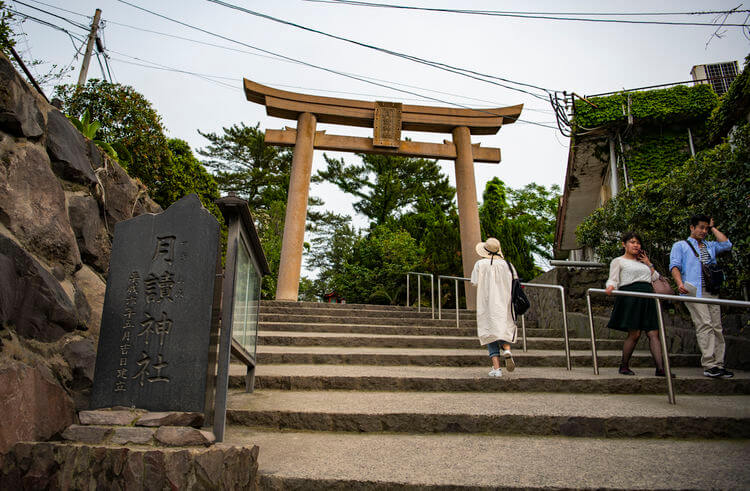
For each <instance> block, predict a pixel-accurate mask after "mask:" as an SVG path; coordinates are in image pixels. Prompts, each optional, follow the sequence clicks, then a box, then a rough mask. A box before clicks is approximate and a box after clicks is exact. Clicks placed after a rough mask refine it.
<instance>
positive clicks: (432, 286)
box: [430, 275, 435, 319]
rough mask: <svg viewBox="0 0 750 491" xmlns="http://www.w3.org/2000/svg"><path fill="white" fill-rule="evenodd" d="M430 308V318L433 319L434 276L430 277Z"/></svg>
mask: <svg viewBox="0 0 750 491" xmlns="http://www.w3.org/2000/svg"><path fill="white" fill-rule="evenodd" d="M430 308H431V309H432V318H433V319H435V276H434V275H430Z"/></svg>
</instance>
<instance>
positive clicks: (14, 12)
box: [5, 7, 85, 42]
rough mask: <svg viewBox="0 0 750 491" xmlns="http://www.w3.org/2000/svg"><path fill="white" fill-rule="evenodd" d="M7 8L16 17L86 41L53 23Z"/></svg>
mask: <svg viewBox="0 0 750 491" xmlns="http://www.w3.org/2000/svg"><path fill="white" fill-rule="evenodd" d="M5 8H6V10H8V11H9V12H11V13H12V14H14V15H18V16H21V17H23V18H24V19H29V20H33V21H34V22H37V23H39V24H42V25H44V26H47V27H50V28H52V29H57V30H58V31H62V32H64V33H65V34H67V35H68V36H70V37H71V38H73V39H76V40H78V41H81V42H83V41H85V39H84V38H82V37H81V36H79V35H77V34H73V33H72V32H70V31H69V30H67V29H65V28H64V27H60V26H58V25H56V24H53V23H51V22H48V21H46V20H43V19H40V18H38V17H34V16H33V15H29V14H26V13H24V12H20V11H18V10H15V9H12V8H10V7H5Z"/></svg>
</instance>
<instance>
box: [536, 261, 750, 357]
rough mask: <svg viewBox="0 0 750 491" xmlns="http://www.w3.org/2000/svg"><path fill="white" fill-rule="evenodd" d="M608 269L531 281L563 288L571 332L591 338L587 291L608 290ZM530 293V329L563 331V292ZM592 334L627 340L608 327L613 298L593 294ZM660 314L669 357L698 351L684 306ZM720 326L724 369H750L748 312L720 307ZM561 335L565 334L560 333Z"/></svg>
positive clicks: (555, 272)
mask: <svg viewBox="0 0 750 491" xmlns="http://www.w3.org/2000/svg"><path fill="white" fill-rule="evenodd" d="M607 276H608V271H607V270H606V269H588V268H580V269H571V268H555V269H552V270H550V271H547V272H546V273H544V274H542V275H540V276H538V277H536V278H535V279H534V280H533V281H532V283H540V284H547V285H562V286H563V287H564V288H565V297H566V298H565V301H566V307H567V309H568V329H569V330H570V331H572V332H573V334H572V335H573V336H574V337H580V338H590V337H591V334H590V332H591V329H590V327H589V319H588V311H587V307H586V291H587V290H588V289H589V288H604V284H605V282H606V281H607ZM526 295H527V296H528V297H529V300H530V301H531V309H530V311H529V313H528V314H527V315H526V322H527V324H529V325H538V326H540V327H550V328H559V327H560V326H561V325H562V314H561V309H560V294H559V292H558V291H556V290H552V289H542V288H527V289H526ZM591 304H592V305H591V307H592V311H593V313H594V331H595V333H596V336H597V338H602V337H608V338H624V337H625V333H623V332H620V331H614V330H611V329H608V328H607V327H606V326H607V322H608V321H609V314H610V312H611V308H612V299H611V298H607V297H605V296H604V295H592V296H591ZM662 315H663V319H664V326H665V328H666V334H667V346H668V349H669V352H670V353H700V350H699V349H698V344H697V341H696V339H695V328H694V327H693V324H692V322H691V320H690V315H689V314H688V312H687V309H686V308H685V307H684V306H683V305H682V302H673V303H671V302H663V303H662ZM722 325H723V327H724V338H725V340H726V343H727V351H726V358H725V361H726V365H727V366H728V367H731V368H737V369H742V370H749V369H750V312H748V311H747V310H745V311H734V310H729V311H727V310H726V309H722ZM561 334H562V333H561ZM639 348H640V349H648V347H647V345H646V339H645V336H642V338H641V340H640V341H639Z"/></svg>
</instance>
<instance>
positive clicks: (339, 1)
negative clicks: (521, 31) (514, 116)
mask: <svg viewBox="0 0 750 491" xmlns="http://www.w3.org/2000/svg"><path fill="white" fill-rule="evenodd" d="M209 1H210V0H209ZM305 1H307V2H313V3H331V4H335V5H350V6H354V7H378V8H390V9H401V10H416V11H423V12H424V11H426V12H440V13H451V14H470V15H484V16H492V17H512V18H521V19H542V20H560V21H578V22H605V23H614V24H650V25H667V26H704V27H706V26H711V27H716V24H713V23H705V22H675V21H648V20H620V19H592V18H585V17H581V18H578V17H559V15H602V16H614V15H625V14H607V13H588V14H576V13H565V12H553V13H546V12H540V13H537V12H512V11H498V10H469V9H445V8H431V7H413V6H409V5H394V4H380V3H371V2H361V1H354V0H305ZM743 12H750V10H735V9H732V10H728V11H727V10H725V11H715V12H714V11H704V12H692V13H671V14H669V13H665V15H698V14H700V15H703V14H706V15H707V14H710V13H711V14H731V13H743ZM631 15H649V14H648V13H639V14H631ZM724 25H725V26H729V27H748V24H724Z"/></svg>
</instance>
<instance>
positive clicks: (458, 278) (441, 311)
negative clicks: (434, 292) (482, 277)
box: [437, 274, 471, 327]
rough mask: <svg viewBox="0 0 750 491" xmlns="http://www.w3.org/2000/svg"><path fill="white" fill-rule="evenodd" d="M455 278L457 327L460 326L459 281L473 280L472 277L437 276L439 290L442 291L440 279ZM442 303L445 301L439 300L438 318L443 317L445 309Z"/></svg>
mask: <svg viewBox="0 0 750 491" xmlns="http://www.w3.org/2000/svg"><path fill="white" fill-rule="evenodd" d="M441 279H444V280H454V281H455V283H456V327H459V317H458V303H459V302H458V282H459V281H471V278H464V277H462V276H448V275H444V274H441V275H438V277H437V288H438V292H440V280H441ZM442 304H443V302H442V301H440V302H438V319H440V320H442V319H443V310H442Z"/></svg>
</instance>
